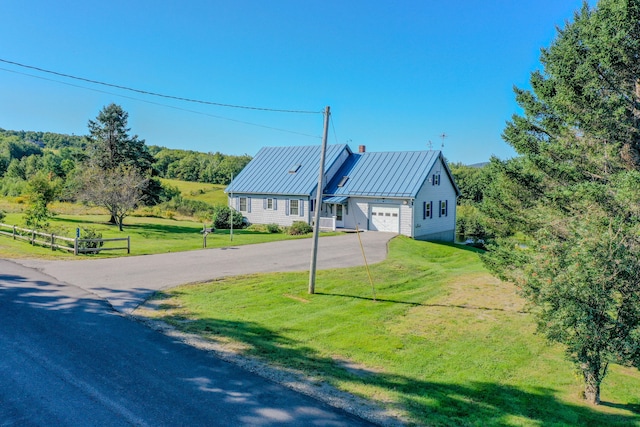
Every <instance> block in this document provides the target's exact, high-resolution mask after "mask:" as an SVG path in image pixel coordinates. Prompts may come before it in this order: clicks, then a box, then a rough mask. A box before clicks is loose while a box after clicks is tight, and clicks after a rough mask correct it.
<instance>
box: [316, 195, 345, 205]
mask: <svg viewBox="0 0 640 427" xmlns="http://www.w3.org/2000/svg"><path fill="white" fill-rule="evenodd" d="M348 198H349V197H347V196H335V197H325V198H324V199H322V202H323V203H331V204H335V205H346V204H347V199H348Z"/></svg>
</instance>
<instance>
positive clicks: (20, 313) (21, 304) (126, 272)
mask: <svg viewBox="0 0 640 427" xmlns="http://www.w3.org/2000/svg"><path fill="white" fill-rule="evenodd" d="M362 237H363V243H364V245H365V253H366V255H367V258H368V260H369V261H370V262H377V261H380V260H382V259H384V257H385V256H386V243H387V242H388V240H389V239H390V238H391V237H392V236H391V235H385V234H383V233H363V234H362ZM320 242H321V246H320V250H319V262H318V267H319V268H320V269H322V268H329V267H342V266H348V265H362V262H363V261H362V254H361V252H360V246H359V243H358V240H357V237H356V236H355V235H345V236H339V237H329V238H322V239H320ZM310 243H311V242H310V241H309V240H300V241H289V242H277V243H270V244H265V245H254V246H243V247H233V248H227V249H209V250H203V251H194V252H184V253H173V254H166V255H150V256H143V257H127V258H118V259H108V260H85V261H37V260H29V261H24V260H23V261H19V263H18V262H14V261H7V260H0V325H1V326H0V426H14V425H20V426H23V425H25V426H30V425H38V426H39V425H56V426H88V425H96V426H97V425H99V426H120V425H123V426H124V425H139V426H165V425H167V426H176V425H189V426H199V425H202V426H218V425H220V426H268V425H300V426H358V425H369V424H368V423H367V422H365V421H363V420H361V419H359V418H356V417H353V416H352V415H350V414H347V413H346V412H343V411H341V410H338V409H335V408H332V407H330V406H328V405H325V404H323V403H321V402H319V401H317V400H315V399H312V398H310V397H307V396H304V395H301V394H299V393H296V392H294V391H292V390H290V389H287V388H285V387H282V386H280V385H278V384H275V383H272V382H270V381H268V380H265V379H263V378H261V377H259V376H256V375H255V374H252V373H249V372H247V371H245V370H243V369H241V368H238V367H236V366H235V365H231V364H228V363H226V362H224V361H221V360H220V359H217V358H215V357H213V356H211V355H210V354H209V353H207V352H204V351H201V350H198V349H196V348H193V347H190V346H187V345H185V344H183V343H181V342H178V341H176V340H174V339H172V338H170V337H168V336H165V335H163V334H161V333H159V332H156V331H153V330H151V329H149V328H147V327H146V326H144V325H142V324H139V323H137V322H134V321H132V320H130V319H129V318H127V317H125V316H123V315H122V314H121V313H119V312H118V311H116V310H114V308H116V309H117V310H120V311H123V312H128V311H131V310H133V309H134V308H135V307H137V305H139V304H140V303H141V302H142V301H143V300H144V299H145V298H146V297H147V296H148V295H149V294H150V293H152V292H154V291H156V290H158V289H164V288H167V287H171V286H175V285H178V284H182V283H188V282H194V281H201V280H208V279H212V278H216V277H221V276H227V275H234V274H244V273H252V272H262V271H285V270H305V269H308V268H309V256H310Z"/></svg>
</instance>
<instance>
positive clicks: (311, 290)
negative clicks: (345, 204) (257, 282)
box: [309, 105, 331, 294]
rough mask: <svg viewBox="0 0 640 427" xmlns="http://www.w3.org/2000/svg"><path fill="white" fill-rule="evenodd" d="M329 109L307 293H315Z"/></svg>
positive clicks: (324, 132)
mask: <svg viewBox="0 0 640 427" xmlns="http://www.w3.org/2000/svg"><path fill="white" fill-rule="evenodd" d="M330 115H331V112H330V108H329V106H328V105H327V107H326V108H325V110H324V129H323V131H322V148H321V149H320V167H319V172H318V190H317V191H316V203H315V208H314V209H315V210H314V212H313V213H314V223H313V249H312V250H311V266H310V268H309V293H310V294H314V293H315V292H316V264H317V261H318V234H319V233H320V208H321V207H322V192H323V190H324V158H325V154H326V152H327V133H328V132H329V116H330Z"/></svg>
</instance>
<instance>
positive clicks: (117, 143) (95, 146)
mask: <svg viewBox="0 0 640 427" xmlns="http://www.w3.org/2000/svg"><path fill="white" fill-rule="evenodd" d="M128 119H129V113H127V112H126V111H124V110H123V109H122V107H121V106H119V105H116V104H109V105H107V106H106V107H104V108H103V109H102V110H101V111H100V113H99V114H98V116H97V117H96V120H89V136H88V140H89V147H88V148H89V159H90V162H91V164H92V165H95V166H96V167H99V168H101V169H103V170H108V169H114V168H116V167H118V166H122V165H125V166H129V167H133V168H135V169H137V170H138V171H145V172H146V171H149V170H150V169H151V165H152V163H153V157H152V156H151V154H150V153H149V151H148V150H147V147H146V145H145V142H144V140H139V139H138V136H137V135H134V136H130V135H129V132H130V130H131V129H130V128H128V127H127V122H128Z"/></svg>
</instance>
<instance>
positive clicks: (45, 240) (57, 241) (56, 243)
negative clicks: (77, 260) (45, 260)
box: [0, 223, 131, 255]
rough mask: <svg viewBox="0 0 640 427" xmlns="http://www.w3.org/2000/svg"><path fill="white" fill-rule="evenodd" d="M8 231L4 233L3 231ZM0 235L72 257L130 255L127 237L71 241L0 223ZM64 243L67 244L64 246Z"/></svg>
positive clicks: (129, 244)
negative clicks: (118, 252) (109, 244)
mask: <svg viewBox="0 0 640 427" xmlns="http://www.w3.org/2000/svg"><path fill="white" fill-rule="evenodd" d="M7 229H8V230H9V231H5V230H7ZM0 234H1V235H5V236H9V237H12V238H13V240H23V241H26V242H29V243H31V244H32V245H41V246H45V247H50V248H51V250H52V251H53V250H56V249H60V250H63V251H68V252H73V253H74V255H78V254H79V253H98V252H101V251H116V250H125V249H126V251H127V253H128V254H129V253H131V239H130V238H129V236H127V237H118V238H113V239H80V238H77V237H76V238H75V239H72V238H70V237H63V236H57V235H55V234H53V233H42V232H40V231H36V230H29V229H26V228H20V227H17V226H15V225H9V224H2V223H0ZM125 241H126V242H127V246H118V247H108V248H105V247H103V245H104V243H105V242H125ZM64 242H67V243H66V244H65V243H64ZM61 243H62V244H61ZM87 243H95V244H96V245H95V246H96V247H86V246H85V245H86V244H87Z"/></svg>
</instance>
